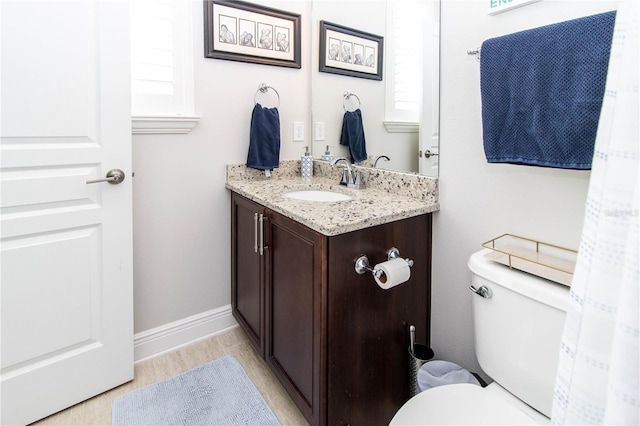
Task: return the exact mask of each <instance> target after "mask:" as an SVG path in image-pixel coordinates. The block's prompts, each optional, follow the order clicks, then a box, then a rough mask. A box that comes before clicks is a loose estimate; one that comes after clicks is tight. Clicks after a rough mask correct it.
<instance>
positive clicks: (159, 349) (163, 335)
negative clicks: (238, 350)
mask: <svg viewBox="0 0 640 426" xmlns="http://www.w3.org/2000/svg"><path fill="white" fill-rule="evenodd" d="M237 325H238V323H237V322H236V320H235V319H234V318H233V316H232V315H231V305H226V306H222V307H220V308H216V309H212V310H210V311H205V312H202V313H200V314H196V315H193V316H190V317H187V318H183V319H181V320H178V321H174V322H171V323H168V324H165V325H161V326H160V327H156V328H152V329H150V330H146V331H142V332H140V333H136V334H135V335H134V337H133V351H134V361H135V362H139V361H143V360H145V359H148V358H153V357H155V356H158V355H161V354H164V353H166V352H170V351H174V350H176V349H178V348H180V347H182V346H187V345H189V344H192V343H195V342H196V341H198V340H202V339H204V338H206V337H209V336H211V335H214V334H218V333H221V332H223V331H226V330H227V329H228V328H230V327H234V326H237Z"/></svg>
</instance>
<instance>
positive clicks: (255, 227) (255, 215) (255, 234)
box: [253, 213, 262, 253]
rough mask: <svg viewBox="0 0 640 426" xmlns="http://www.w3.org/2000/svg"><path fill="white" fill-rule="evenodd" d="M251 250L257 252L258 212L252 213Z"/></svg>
mask: <svg viewBox="0 0 640 426" xmlns="http://www.w3.org/2000/svg"><path fill="white" fill-rule="evenodd" d="M260 216H262V215H260ZM253 252H254V253H257V252H258V213H254V214H253Z"/></svg>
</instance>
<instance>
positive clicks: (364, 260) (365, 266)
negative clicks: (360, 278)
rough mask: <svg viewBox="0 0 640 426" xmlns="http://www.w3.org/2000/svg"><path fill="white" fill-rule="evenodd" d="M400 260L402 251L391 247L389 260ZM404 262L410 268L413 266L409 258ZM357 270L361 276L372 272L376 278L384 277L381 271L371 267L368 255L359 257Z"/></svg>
mask: <svg viewBox="0 0 640 426" xmlns="http://www.w3.org/2000/svg"><path fill="white" fill-rule="evenodd" d="M398 258H400V250H398V249H397V248H395V247H391V248H390V249H389V250H387V260H391V259H398ZM404 261H405V262H407V264H408V265H409V267H411V266H413V260H411V259H408V258H407V259H404ZM355 270H356V272H357V273H358V274H360V275H362V274H364V273H365V272H367V271H368V272H371V273H372V274H373V276H374V277H376V278H380V276H381V275H382V270H381V269H374V268H372V267H371V265H369V258H368V257H367V255H366V254H361V255H360V256H358V258H357V259H356V261H355Z"/></svg>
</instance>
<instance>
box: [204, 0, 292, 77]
mask: <svg viewBox="0 0 640 426" xmlns="http://www.w3.org/2000/svg"><path fill="white" fill-rule="evenodd" d="M300 25H301V18H300V15H298V14H294V13H289V12H285V11H282V10H278V9H272V8H269V7H264V6H260V5H256V4H253V3H247V2H243V1H229V0H204V56H205V58H214V59H226V60H230V61H240V62H250V63H255V64H264V65H275V66H280V67H290V68H301V66H302V65H301V54H300V52H301V45H300V42H301V29H300Z"/></svg>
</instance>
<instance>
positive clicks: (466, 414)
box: [390, 383, 537, 425]
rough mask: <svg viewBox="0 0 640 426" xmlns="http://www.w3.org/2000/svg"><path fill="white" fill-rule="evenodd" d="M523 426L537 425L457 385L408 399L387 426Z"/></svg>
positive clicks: (492, 398) (471, 387)
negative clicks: (445, 425)
mask: <svg viewBox="0 0 640 426" xmlns="http://www.w3.org/2000/svg"><path fill="white" fill-rule="evenodd" d="M443 424H457V425H462V424H471V425H525V424H531V425H535V424H537V423H536V421H535V420H534V419H533V418H531V417H530V416H528V415H527V414H526V413H524V412H523V411H521V410H519V409H517V408H516V407H514V406H513V405H511V404H509V403H508V402H506V401H505V400H504V399H502V398H500V397H498V396H496V395H495V394H494V393H492V392H486V391H485V390H484V389H483V388H482V387H480V386H476V385H472V384H468V383H461V384H455V385H446V386H439V387H436V388H431V389H428V390H426V391H424V392H421V393H419V394H418V395H416V396H414V397H413V398H411V399H410V400H409V401H407V402H406V403H405V404H404V405H403V406H402V407H401V408H400V410H398V412H397V413H396V415H395V416H394V417H393V419H391V423H390V425H443Z"/></svg>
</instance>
